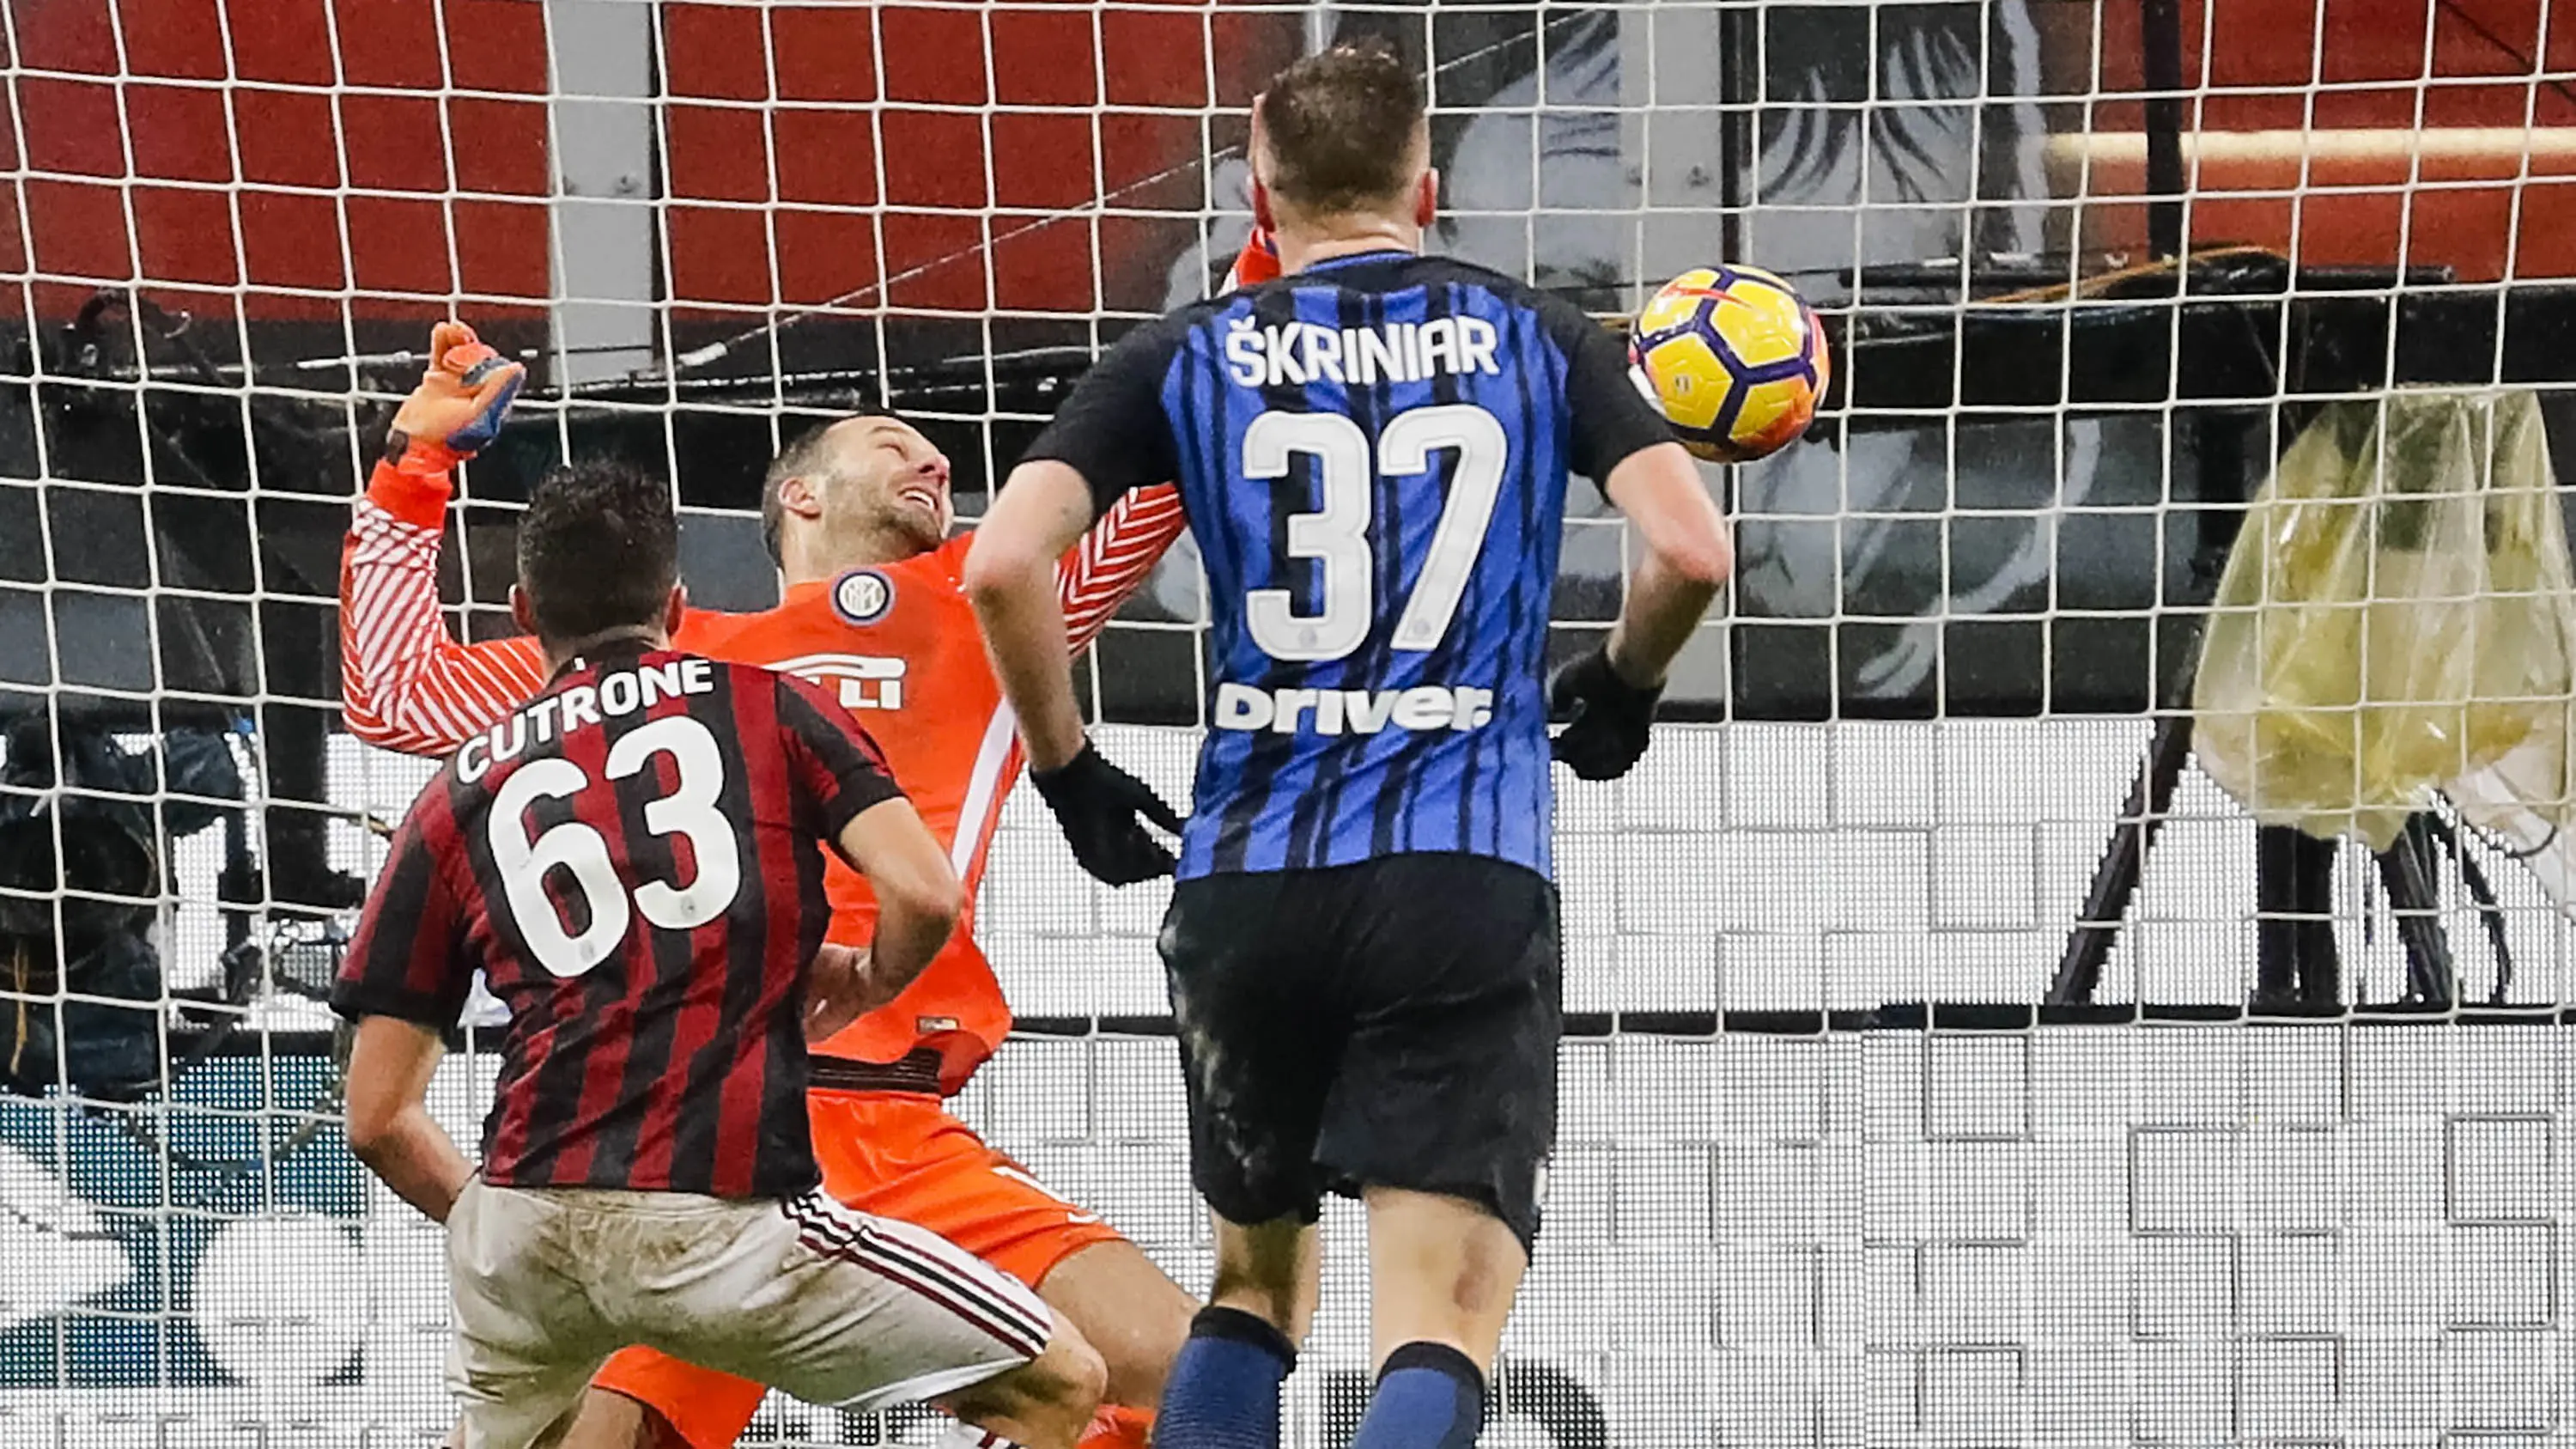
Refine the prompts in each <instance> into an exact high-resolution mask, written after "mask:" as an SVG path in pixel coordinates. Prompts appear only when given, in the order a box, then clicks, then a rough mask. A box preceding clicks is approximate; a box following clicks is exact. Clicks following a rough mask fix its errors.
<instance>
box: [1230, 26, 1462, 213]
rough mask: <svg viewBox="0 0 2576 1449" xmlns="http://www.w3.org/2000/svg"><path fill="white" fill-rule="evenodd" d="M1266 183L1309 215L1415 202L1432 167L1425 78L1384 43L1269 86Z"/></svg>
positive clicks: (1334, 55) (1367, 44)
mask: <svg viewBox="0 0 2576 1449" xmlns="http://www.w3.org/2000/svg"><path fill="white" fill-rule="evenodd" d="M1259 106H1260V112H1259V116H1258V120H1259V122H1260V125H1259V136H1260V140H1259V147H1260V150H1261V152H1262V155H1260V156H1259V157H1257V158H1256V164H1258V165H1260V167H1261V171H1262V177H1263V180H1264V182H1265V183H1266V184H1267V185H1268V186H1269V188H1270V191H1271V193H1272V194H1273V195H1274V196H1276V197H1277V198H1278V199H1279V200H1280V201H1281V202H1283V203H1285V204H1286V205H1288V206H1289V207H1291V208H1293V209H1294V210H1295V211H1296V212H1297V213H1298V214H1299V215H1301V216H1305V217H1330V216H1343V215H1349V214H1352V213H1356V212H1373V211H1383V210H1387V209H1390V208H1396V207H1401V206H1403V205H1405V204H1406V202H1407V200H1408V198H1409V196H1410V193H1411V191H1412V188H1413V187H1414V185H1415V184H1416V182H1417V180H1418V178H1420V177H1421V175H1422V173H1423V170H1424V168H1425V167H1426V166H1428V165H1429V164H1430V131H1429V128H1428V127H1427V125H1426V124H1425V122H1424V109H1425V108H1424V101H1423V96H1422V86H1421V83H1420V82H1418V81H1416V80H1415V79H1414V77H1413V71H1412V69H1411V68H1410V67H1409V66H1407V65H1406V64H1405V63H1404V61H1403V60H1402V59H1401V58H1400V57H1398V56H1397V55H1396V53H1395V52H1394V51H1393V50H1390V49H1388V48H1387V46H1386V45H1385V44H1384V43H1383V42H1381V41H1376V40H1368V41H1361V42H1359V43H1356V44H1351V45H1337V46H1334V47H1333V48H1332V49H1330V50H1325V51H1320V52H1318V53H1316V54H1314V55H1310V56H1308V57H1306V58H1305V59H1304V60H1301V61H1298V62H1297V63H1296V64H1294V65H1292V66H1290V67H1288V68H1287V69H1286V70H1283V71H1281V72H1280V73H1279V77H1278V79H1276V80H1274V81H1272V82H1271V83H1270V87H1269V89H1268V90H1266V91H1264V92H1262V95H1261V99H1260V102H1259Z"/></svg>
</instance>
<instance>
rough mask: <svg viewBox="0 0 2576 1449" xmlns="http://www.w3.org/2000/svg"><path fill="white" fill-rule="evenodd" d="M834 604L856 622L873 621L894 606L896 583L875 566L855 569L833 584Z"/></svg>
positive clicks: (845, 616)
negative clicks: (888, 579) (891, 581)
mask: <svg viewBox="0 0 2576 1449" xmlns="http://www.w3.org/2000/svg"><path fill="white" fill-rule="evenodd" d="M832 607H833V609H834V610H836V611H838V612H839V614H840V616H841V617H842V618H843V619H846V620H848V621H849V622H850V623H853V624H873V623H875V622H876V621H877V620H879V619H882V618H884V617H885V616H886V610H888V609H890V608H893V607H894V585H893V584H892V583H890V582H888V581H887V579H886V576H885V575H883V574H881V573H878V572H877V571H876V570H875V569H852V570H851V571H850V572H848V573H845V574H843V575H841V577H840V579H839V580H838V581H837V582H835V583H834V584H833V585H832Z"/></svg>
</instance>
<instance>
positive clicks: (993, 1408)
mask: <svg viewBox="0 0 2576 1449" xmlns="http://www.w3.org/2000/svg"><path fill="white" fill-rule="evenodd" d="M1108 1387H1109V1366H1108V1364H1107V1363H1105V1362H1104V1361H1102V1359H1101V1357H1100V1351H1099V1350H1098V1349H1095V1348H1093V1347H1092V1346H1091V1341H1090V1340H1089V1339H1086V1338H1084V1337H1083V1336H1082V1332H1081V1330H1079V1329H1077V1328H1075V1327H1074V1326H1073V1325H1072V1324H1070V1323H1067V1322H1065V1321H1064V1320H1063V1319H1061V1318H1059V1319H1057V1320H1056V1325H1055V1332H1054V1333H1053V1334H1051V1335H1050V1336H1049V1337H1048V1339H1047V1344H1046V1348H1045V1350H1044V1351H1043V1352H1041V1353H1040V1354H1039V1355H1038V1356H1037V1357H1036V1358H1033V1359H1031V1360H1029V1361H1028V1362H1027V1363H1025V1364H1022V1365H1020V1366H1019V1367H1018V1368H1015V1369H1013V1370H1011V1371H1010V1372H1009V1373H1006V1374H1002V1375H1000V1376H999V1377H996V1378H992V1379H988V1380H986V1381H985V1382H983V1383H980V1384H977V1385H976V1386H974V1387H973V1388H970V1389H966V1390H963V1391H961V1392H959V1393H957V1394H955V1395H952V1396H951V1397H949V1398H948V1399H946V1400H945V1401H943V1402H942V1403H941V1405H940V1407H942V1408H944V1409H946V1410H947V1411H948V1412H950V1413H951V1414H954V1415H956V1416H957V1417H958V1418H960V1419H963V1420H965V1421H966V1422H968V1423H970V1424H990V1423H993V1422H996V1421H999V1422H1006V1423H1011V1424H1022V1425H1038V1424H1048V1425H1053V1424H1069V1425H1074V1426H1077V1427H1078V1426H1080V1425H1081V1424H1084V1423H1087V1422H1089V1421H1090V1418H1091V1416H1092V1413H1093V1412H1094V1411H1095V1410H1097V1409H1098V1408H1099V1407H1100V1396H1101V1394H1102V1393H1103V1392H1105V1391H1106V1390H1107V1389H1108Z"/></svg>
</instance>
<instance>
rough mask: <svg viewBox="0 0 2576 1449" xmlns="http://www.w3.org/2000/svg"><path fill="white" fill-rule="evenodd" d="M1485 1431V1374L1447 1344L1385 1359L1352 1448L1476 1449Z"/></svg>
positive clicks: (1410, 1347) (1408, 1347)
mask: <svg viewBox="0 0 2576 1449" xmlns="http://www.w3.org/2000/svg"><path fill="white" fill-rule="evenodd" d="M1484 1427H1485V1375H1484V1372H1483V1371H1482V1370H1480V1369H1478V1368H1477V1367H1476V1366H1475V1365H1474V1364H1472V1363H1470V1362H1468V1361H1467V1356H1466V1355H1465V1354H1463V1353H1460V1352H1459V1351H1458V1350H1456V1349H1454V1348H1451V1347H1450V1346H1449V1345H1447V1344H1445V1343H1408V1344H1405V1345H1403V1346H1402V1347H1400V1348H1398V1349H1397V1350H1396V1351H1395V1352H1393V1353H1391V1354H1388V1355H1387V1356H1386V1367H1384V1368H1382V1369H1380V1370H1378V1374H1377V1392H1376V1393H1374V1394H1372V1395H1370V1396H1369V1406H1368V1413H1367V1415H1366V1416H1365V1417H1363V1418H1362V1419H1361V1420H1360V1431H1359V1433H1358V1434H1357V1435H1356V1436H1354V1437H1353V1438H1352V1439H1351V1449H1474V1446H1475V1443H1476V1435H1477V1434H1478V1433H1479V1432H1480V1431H1482V1430H1483V1429H1484Z"/></svg>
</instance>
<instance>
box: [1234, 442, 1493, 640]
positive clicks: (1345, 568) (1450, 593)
mask: <svg viewBox="0 0 2576 1449" xmlns="http://www.w3.org/2000/svg"><path fill="white" fill-rule="evenodd" d="M1443 452H1454V453H1456V454H1457V455H1458V463H1457V467H1456V468H1455V469H1454V470H1453V471H1452V473H1451V475H1450V481H1449V496H1448V499H1447V501H1446V502H1445V503H1443V504H1442V506H1441V509H1440V526H1439V527H1438V528H1437V529H1435V530H1434V531H1433V533H1432V535H1431V547H1430V550H1429V551H1428V552H1427V553H1425V554H1424V555H1423V559H1422V569H1421V572H1420V573H1419V574H1418V575H1417V576H1416V577H1415V579H1414V584H1413V594H1412V596H1411V597H1410V598H1408V599H1406V600H1405V604H1404V611H1403V612H1402V613H1401V614H1399V615H1398V616H1397V617H1396V621H1395V630H1394V632H1393V633H1392V634H1391V635H1390V636H1389V637H1388V640H1387V642H1388V645H1389V646H1390V647H1392V648H1396V649H1403V650H1409V651H1412V652H1415V653H1421V652H1424V651H1427V650H1430V649H1432V648H1433V647H1435V646H1437V645H1438V644H1439V643H1440V640H1441V638H1442V636H1444V635H1446V634H1447V633H1448V632H1449V621H1450V619H1451V618H1452V617H1453V616H1455V615H1456V614H1457V612H1458V604H1459V601H1460V600H1461V599H1463V598H1465V597H1466V594H1467V579H1468V576H1469V575H1470V574H1472V573H1473V572H1474V571H1475V567H1476V555H1477V554H1478V553H1479V552H1480V551H1481V550H1482V549H1483V548H1484V546H1485V526H1486V524H1488V523H1490V522H1491V521H1492V520H1493V516H1494V499H1495V496H1496V495H1497V494H1498V493H1499V492H1500V491H1501V489H1502V482H1503V467H1504V464H1505V462H1506V461H1507V457H1508V454H1509V452H1510V441H1509V439H1508V438H1507V437H1506V436H1505V434H1504V432H1503V425H1502V423H1501V421H1500V420H1498V419H1497V418H1495V416H1494V415H1493V414H1492V413H1489V412H1487V411H1485V410H1484V409H1483V408H1480V407H1477V406H1475V405H1473V404H1471V403H1442V404H1440V405H1438V406H1435V407H1423V408H1414V409H1411V410H1410V411H1407V412H1402V413H1398V414H1396V416H1395V418H1394V420H1393V421H1391V422H1389V423H1388V424H1387V425H1386V427H1385V429H1384V430H1383V431H1381V432H1380V433H1379V434H1378V436H1377V441H1376V443H1375V444H1374V445H1372V444H1371V443H1370V441H1369V438H1368V435H1367V434H1365V433H1363V432H1361V431H1360V425H1359V424H1357V423H1355V422H1352V421H1351V420H1350V419H1349V418H1347V417H1344V416H1343V415H1341V414H1340V413H1292V412H1266V413H1263V414H1262V415H1261V416H1259V417H1257V418H1254V419H1253V420H1252V426H1250V427H1249V428H1246V429H1245V430H1244V433H1243V476H1244V477H1245V478H1247V479H1253V480H1264V479H1273V478H1285V477H1287V476H1288V465H1289V460H1290V459H1291V458H1292V457H1294V456H1296V455H1298V454H1300V453H1302V454H1304V455H1306V456H1307V457H1309V458H1312V459H1313V460H1314V471H1315V478H1316V487H1317V491H1318V492H1320V493H1321V494H1322V497H1323V506H1322V507H1321V508H1319V509H1317V510H1316V511H1314V512H1312V513H1300V514H1296V515H1294V516H1292V517H1290V518H1289V520H1288V555H1289V557H1291V558H1301V559H1313V560H1315V561H1316V562H1317V563H1319V564H1321V565H1322V566H1323V586H1322V587H1321V589H1319V590H1318V591H1317V595H1316V602H1317V604H1318V606H1319V607H1318V608H1317V609H1316V611H1315V612H1314V613H1312V614H1300V613H1298V612H1297V608H1296V604H1295V601H1294V600H1292V599H1291V598H1290V597H1289V594H1288V591H1287V590H1286V589H1280V588H1267V589H1253V590H1250V591H1248V592H1247V593H1246V594H1245V595H1244V600H1243V604H1244V613H1243V618H1244V625H1245V627H1246V628H1248V629H1249V630H1250V631H1251V633H1252V642H1253V643H1255V644H1257V645H1259V646H1260V648H1261V652H1262V653H1264V654H1267V655H1269V656H1270V657H1271V658H1273V659H1294V660H1322V659H1340V658H1342V657H1343V656H1345V655H1347V654H1349V653H1350V652H1351V651H1352V650H1355V649H1357V648H1359V647H1360V645H1361V644H1362V643H1363V642H1365V641H1366V640H1367V638H1368V633H1369V625H1370V623H1371V622H1372V621H1373V620H1374V619H1375V618H1376V615H1377V599H1376V594H1375V590H1376V578H1377V558H1376V551H1375V547H1374V545H1373V544H1372V543H1371V540H1370V527H1369V525H1370V524H1371V523H1372V522H1374V521H1375V520H1374V519H1373V517H1372V516H1371V515H1372V513H1373V511H1374V504H1373V500H1374V498H1375V496H1376V488H1375V481H1376V479H1377V478H1378V477H1379V476H1381V475H1383V476H1385V477H1389V478H1401V477H1407V476H1410V475H1413V474H1419V473H1428V472H1430V471H1431V464H1432V458H1433V456H1434V455H1435V454H1438V453H1443Z"/></svg>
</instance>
